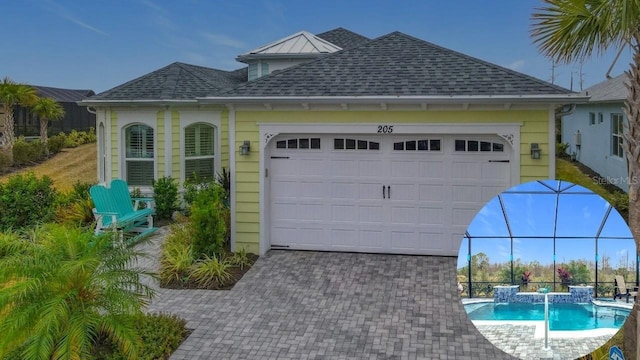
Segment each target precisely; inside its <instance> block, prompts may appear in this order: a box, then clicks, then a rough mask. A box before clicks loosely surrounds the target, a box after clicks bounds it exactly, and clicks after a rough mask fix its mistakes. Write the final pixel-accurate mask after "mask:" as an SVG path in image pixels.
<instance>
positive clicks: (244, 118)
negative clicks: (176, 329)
mask: <svg viewBox="0 0 640 360" xmlns="http://www.w3.org/2000/svg"><path fill="white" fill-rule="evenodd" d="M238 60H240V61H241V62H244V63H245V64H247V66H246V67H243V68H241V69H238V70H236V71H222V70H216V69H211V68H206V67H200V66H194V65H187V64H183V63H173V64H170V65H168V66H166V67H164V68H161V69H159V70H156V71H153V72H151V73H149V74H146V75H143V76H141V77H139V78H137V79H134V80H131V81H129V82H127V83H125V84H122V85H120V86H117V87H115V88H113V89H111V90H108V91H106V92H103V93H100V94H98V95H96V96H93V97H90V98H88V99H86V100H83V101H82V102H81V104H83V105H85V106H90V107H91V108H93V109H94V110H95V112H96V114H97V129H98V139H99V140H98V158H99V166H98V178H99V179H100V180H101V181H104V182H109V181H110V180H111V179H113V178H124V179H126V180H127V182H128V183H129V184H130V185H132V186H136V187H140V188H141V189H142V190H145V189H146V190H148V189H150V188H149V185H150V184H151V181H152V180H153V179H154V178H159V177H162V176H172V177H173V178H176V179H179V180H180V181H181V182H182V181H184V180H185V179H187V178H188V177H189V176H191V174H193V173H194V172H195V173H197V174H199V175H209V174H212V173H214V172H218V171H220V170H221V169H222V168H226V169H229V171H230V173H231V180H232V181H231V213H232V215H231V217H232V220H231V228H232V229H231V233H232V247H233V248H237V247H244V248H246V249H247V250H248V251H252V252H256V253H259V254H264V253H265V252H266V251H268V250H269V249H271V248H284V249H309V250H330V251H356V252H373V253H403V254H430V255H445V256H457V253H458V248H459V245H460V241H461V239H462V237H463V234H464V233H465V230H466V228H467V226H468V224H469V223H470V221H471V220H472V218H473V217H474V215H475V214H476V212H477V211H478V210H479V209H480V208H481V207H482V206H483V205H484V204H485V203H486V202H487V201H488V200H490V199H491V198H493V197H494V196H495V195H497V194H498V193H499V192H501V191H503V190H505V189H507V188H509V187H511V186H513V185H516V184H518V183H520V182H523V181H529V180H533V179H546V178H554V176H555V162H554V161H553V159H554V155H555V154H554V152H555V148H554V146H553V144H554V136H555V134H554V118H555V115H554V110H555V108H556V107H557V106H559V105H562V104H566V103H572V102H574V101H578V100H580V99H583V97H580V96H577V94H574V93H571V92H570V91H568V90H566V89H564V88H561V87H558V86H554V85H551V84H549V83H546V82H544V81H541V80H538V79H536V78H533V77H530V76H527V75H524V74H521V73H518V72H515V71H512V70H509V69H506V68H503V67H500V66H497V65H494V64H491V63H488V62H486V61H482V60H479V59H476V58H473V57H470V56H467V55H464V54H461V53H458V52H456V51H453V50H449V49H446V48H443V47H440V46H437V45H434V44H432V43H429V42H426V41H423V40H421V39H417V38H415V37H412V36H409V35H406V34H403V33H400V32H393V33H390V34H387V35H384V36H381V37H378V38H375V39H367V38H365V37H363V36H362V35H359V34H355V33H353V32H351V31H349V30H346V29H343V28H338V29H335V30H331V31H328V32H325V33H321V34H317V35H313V34H310V33H307V32H301V33H297V34H293V35H291V36H289V37H286V38H283V39H280V40H277V41H275V42H274V43H271V44H268V45H266V46H263V47H260V48H258V49H256V50H253V51H249V52H246V53H244V54H242V55H240V56H239V57H238ZM289 65H291V66H289ZM287 66H288V67H287ZM249 79H251V80H249ZM532 148H533V149H535V150H533V151H532Z"/></svg>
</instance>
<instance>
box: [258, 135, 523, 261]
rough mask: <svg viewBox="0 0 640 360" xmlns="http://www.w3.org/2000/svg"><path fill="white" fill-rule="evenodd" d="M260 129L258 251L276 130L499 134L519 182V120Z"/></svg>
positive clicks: (265, 237) (265, 238)
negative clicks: (388, 127) (270, 146)
mask: <svg viewBox="0 0 640 360" xmlns="http://www.w3.org/2000/svg"><path fill="white" fill-rule="evenodd" d="M257 125H258V127H259V129H260V149H261V155H260V158H259V160H260V163H259V179H260V180H259V194H260V195H259V197H260V199H259V201H260V204H259V205H260V206H259V208H260V238H259V241H260V255H264V254H265V253H266V252H267V251H268V250H269V248H270V246H271V239H270V231H268V229H269V215H268V213H267V211H266V210H265V209H266V207H267V204H268V203H269V194H267V191H266V189H268V182H269V179H268V178H266V177H265V170H266V168H267V167H268V166H269V160H268V156H270V153H269V151H268V150H267V145H268V144H269V142H270V141H271V139H273V138H274V137H275V136H277V135H279V134H289V133H291V134H375V135H380V136H393V135H407V134H451V135H457V134H469V135H488V134H490V135H498V136H500V137H502V138H503V139H505V140H506V143H507V144H509V146H511V158H510V159H509V160H510V164H511V168H510V172H511V179H510V182H511V186H515V185H517V184H519V183H520V128H521V126H522V123H506V124H504V123H502V124H501V123H486V124H478V123H471V124H469V123H457V124H444V123H439V124H396V123H393V122H389V123H388V124H387V125H393V133H391V134H380V133H378V125H380V124H378V123H376V124H342V123H340V124H337V123H323V124H291V123H258V124H257Z"/></svg>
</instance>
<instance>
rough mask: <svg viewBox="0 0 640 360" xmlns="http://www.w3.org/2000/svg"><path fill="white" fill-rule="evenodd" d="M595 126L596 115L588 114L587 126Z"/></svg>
mask: <svg viewBox="0 0 640 360" xmlns="http://www.w3.org/2000/svg"><path fill="white" fill-rule="evenodd" d="M595 124H596V113H592V112H590V113H589V125H595Z"/></svg>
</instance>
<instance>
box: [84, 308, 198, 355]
mask: <svg viewBox="0 0 640 360" xmlns="http://www.w3.org/2000/svg"><path fill="white" fill-rule="evenodd" d="M134 320H135V323H136V332H138V334H140V338H141V339H142V346H141V347H140V349H139V351H138V357H137V359H140V360H155V359H168V358H169V356H170V355H171V354H172V353H173V352H174V351H175V350H176V349H177V348H178V346H179V345H180V343H181V342H182V340H183V339H184V338H185V337H186V335H187V330H186V328H185V326H186V322H185V321H184V320H182V319H180V318H179V317H177V316H176V315H166V314H146V315H137V316H135V317H134ZM99 347H100V348H102V349H104V348H106V349H108V350H106V351H101V352H100V353H98V354H96V360H125V359H128V358H127V357H126V356H125V355H124V354H122V352H120V351H118V349H117V348H116V347H115V346H113V345H112V344H111V343H110V342H109V341H108V340H105V341H102V343H101V344H99Z"/></svg>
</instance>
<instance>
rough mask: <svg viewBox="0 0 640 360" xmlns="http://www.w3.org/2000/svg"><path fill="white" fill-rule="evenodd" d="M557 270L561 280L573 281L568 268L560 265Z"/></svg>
mask: <svg viewBox="0 0 640 360" xmlns="http://www.w3.org/2000/svg"><path fill="white" fill-rule="evenodd" d="M557 271H558V276H559V277H560V281H562V283H563V284H568V283H569V282H570V281H571V273H570V272H569V271H568V270H567V269H565V268H563V267H562V266H560V267H558V270H557Z"/></svg>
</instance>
